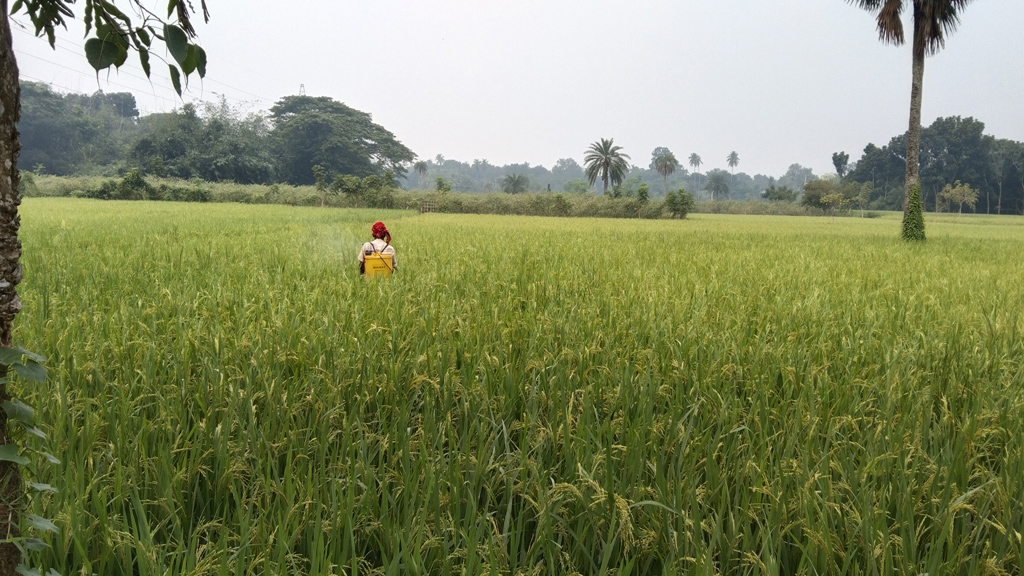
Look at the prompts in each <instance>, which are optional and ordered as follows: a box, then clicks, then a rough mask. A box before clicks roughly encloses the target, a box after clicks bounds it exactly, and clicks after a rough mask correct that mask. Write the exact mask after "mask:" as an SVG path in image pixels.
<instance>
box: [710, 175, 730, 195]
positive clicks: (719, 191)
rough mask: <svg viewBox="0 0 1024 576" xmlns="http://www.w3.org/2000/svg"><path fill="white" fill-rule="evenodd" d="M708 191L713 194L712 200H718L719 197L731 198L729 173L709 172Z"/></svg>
mask: <svg viewBox="0 0 1024 576" xmlns="http://www.w3.org/2000/svg"><path fill="white" fill-rule="evenodd" d="M707 190H709V191H710V192H711V198H712V199H713V200H718V199H719V197H721V196H725V197H728V196H729V173H728V172H726V171H725V170H717V169H716V170H712V171H710V172H708V186H707Z"/></svg>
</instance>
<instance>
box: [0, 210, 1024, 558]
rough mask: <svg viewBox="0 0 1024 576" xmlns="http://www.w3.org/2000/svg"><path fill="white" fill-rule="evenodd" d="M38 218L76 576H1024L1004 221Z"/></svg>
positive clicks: (185, 214) (1012, 302)
mask: <svg viewBox="0 0 1024 576" xmlns="http://www.w3.org/2000/svg"><path fill="white" fill-rule="evenodd" d="M504 196H505V197H506V198H511V197H509V196H507V195H504ZM766 205H767V203H766ZM23 214H24V226H23V234H24V241H25V243H26V246H31V247H32V250H28V251H26V260H25V269H26V280H25V283H24V289H23V300H24V303H25V309H24V312H23V314H22V316H20V320H19V328H18V330H19V332H18V335H17V338H18V340H19V341H20V342H24V343H25V344H26V345H27V346H29V347H31V348H32V349H34V350H39V351H42V352H45V353H46V354H47V355H48V356H49V357H50V366H51V370H52V377H51V380H50V382H51V383H50V386H49V387H47V388H45V389H40V390H39V391H38V392H37V393H35V394H34V396H33V397H32V398H30V399H29V400H30V402H32V403H34V404H35V405H36V406H37V407H38V409H39V410H40V411H41V412H42V414H43V420H44V421H46V422H50V423H52V429H50V430H48V431H49V432H50V433H51V437H52V439H53V445H54V446H59V447H60V448H61V452H60V454H58V455H59V456H60V457H62V459H63V461H64V465H63V467H62V468H60V470H61V477H59V478H57V477H54V478H50V480H51V481H52V482H53V483H57V484H59V486H60V488H61V491H60V492H59V493H58V494H55V495H53V496H51V497H50V499H49V500H48V502H47V503H46V505H45V506H44V507H43V508H42V512H43V513H44V515H46V516H48V517H51V518H54V519H55V521H56V522H57V523H58V525H59V526H61V528H62V530H61V533H60V536H59V537H58V538H56V539H55V541H54V550H53V554H52V556H51V558H50V559H49V561H48V562H49V563H51V564H52V565H53V566H54V567H55V568H56V569H58V570H59V571H60V572H61V573H63V574H78V573H87V574H88V573H96V574H111V575H117V574H134V573H137V574H149V573H153V572H161V573H171V574H176V573H186V572H187V573H190V574H196V575H202V574H285V573H290V574H294V573H302V574H311V575H321V574H341V573H347V574H353V573H355V571H356V568H357V567H358V572H359V573H361V574H371V573H375V574H385V573H417V572H419V573H432V574H444V573H452V574H459V573H463V572H465V573H468V574H487V573H492V571H493V573H498V574H509V575H512V574H522V573H533V572H540V573H545V574H556V575H558V574H572V573H583V574H598V573H600V572H602V567H605V568H607V569H608V571H609V573H619V574H637V575H647V574H682V573H695V574H696V573H719V574H736V573H745V572H751V573H761V572H764V573H772V572H773V571H774V572H777V573H780V574H797V573H819V574H837V575H842V574H849V575H854V574H857V575H859V574H864V573H878V574H883V575H884V574H909V573H913V574H920V573H924V572H927V573H930V574H950V573H953V574H964V575H975V574H978V575H980V574H992V573H999V572H1000V571H1002V572H1004V573H1019V572H1020V570H1021V558H1022V549H1021V543H1020V539H1019V534H1020V532H1021V528H1020V527H1021V526H1022V525H1024V507H1022V506H1021V505H1020V498H1021V494H1022V493H1024V440H1022V439H1024V403H1022V402H1024V401H1022V398H1024V395H1022V382H1024V372H1022V366H1024V344H1022V341H1021V339H1020V338H1019V334H1020V330H1021V327H1022V326H1024V308H1022V306H1024V304H1022V303H1024V283H1022V280H1021V279H1022V278H1024V260H1022V256H1021V255H1022V254H1024V245H1022V244H1024V234H1022V232H1021V228H1020V227H1019V226H1017V225H1015V224H1014V223H1013V221H1011V220H1009V219H1006V218H1003V219H997V218H995V217H991V218H988V219H982V218H979V217H973V216H970V215H966V216H964V218H963V221H965V222H969V223H970V225H964V224H955V223H954V222H956V219H955V217H953V216H936V217H934V219H933V223H932V224H931V225H932V226H933V227H934V229H935V234H934V235H933V236H934V237H933V239H932V240H931V241H930V242H928V243H927V244H922V245H919V246H915V247H913V248H909V247H907V246H905V245H904V244H902V243H900V242H898V241H896V240H895V239H893V237H892V233H891V230H892V228H893V223H894V221H893V220H892V219H888V220H868V219H861V218H856V219H853V218H851V219H845V220H842V221H839V222H837V223H836V224H835V225H830V224H828V223H827V221H823V220H820V219H786V220H780V219H773V218H756V217H755V218H751V217H742V218H740V217H721V216H700V217H694V216H691V217H690V218H689V219H688V220H686V221H679V220H675V221H670V220H664V221H657V222H644V223H643V224H642V225H640V224H639V223H637V222H636V221H613V220H602V221H580V220H573V221H567V220H564V219H539V218H530V219H520V218H500V217H477V216H451V215H436V214H432V215H423V216H411V215H405V214H398V213H389V212H383V213H382V212H380V211H340V210H322V209H317V208H281V207H273V206H239V205H206V206H198V205H184V204H176V205H172V204H159V203H131V204H129V203H112V202H108V203H98V202H94V201H88V200H73V199H27V200H26V201H25V203H24V210H23ZM377 219H381V220H384V221H385V222H386V223H387V224H388V227H389V228H390V229H391V230H392V232H393V233H394V234H395V238H394V243H395V245H396V247H397V249H398V251H399V254H400V257H401V258H403V266H402V272H401V275H398V276H396V277H394V278H392V279H391V280H390V281H388V282H369V281H366V279H364V278H360V277H359V276H358V274H357V272H356V270H355V266H354V261H355V252H356V251H357V250H358V247H359V245H360V242H362V241H363V240H365V239H366V238H367V237H368V232H369V226H370V224H371V223H372V222H373V221H374V220H377ZM944 219H945V220H944ZM110 222H117V223H118V225H117V226H109V225H108V224H109V223H110ZM783 223H784V225H781V224H783ZM453 238H458V239H459V241H458V242H453V241H452V239H453ZM645 242H646V243H645ZM631 247H634V248H635V249H630V248H631ZM652 249H653V250H654V252H651V250H652ZM129 270H130V271H131V273H130V274H128V273H126V271H129ZM44 480H45V479H44Z"/></svg>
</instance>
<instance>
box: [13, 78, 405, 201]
mask: <svg viewBox="0 0 1024 576" xmlns="http://www.w3.org/2000/svg"><path fill="white" fill-rule="evenodd" d="M21 86H22V91H23V105H22V119H21V122H20V124H19V129H20V130H21V138H22V141H23V150H22V161H21V163H22V167H23V168H26V169H35V170H37V171H38V168H37V166H38V167H39V168H41V169H42V171H44V172H47V173H51V174H58V175H64V176H69V175H82V174H98V173H105V174H107V175H113V174H117V173H123V172H126V171H128V170H130V169H132V168H138V169H140V170H142V171H143V172H144V173H145V174H151V175H154V176H162V177H170V178H181V179H192V178H201V179H203V180H206V181H211V182H214V181H231V182H237V183H239V184H256V183H261V184H273V183H276V182H288V183H292V184H312V183H313V175H312V167H313V166H314V165H316V164H319V165H321V166H323V167H324V168H325V169H326V170H328V172H330V173H332V174H339V175H351V176H358V177H366V176H371V175H376V176H384V175H385V174H386V173H387V172H389V171H390V172H393V173H395V174H398V175H402V174H404V172H405V165H406V164H407V163H409V162H410V161H411V160H412V159H413V158H414V155H413V153H412V151H410V150H409V149H408V148H406V147H405V146H403V145H402V144H401V143H400V142H398V141H397V140H396V139H395V138H394V136H393V135H392V134H391V133H390V132H388V131H387V130H385V129H384V128H382V127H381V126H379V125H377V124H374V123H373V122H372V121H371V120H370V115H369V114H367V113H365V112H360V111H358V110H355V109H353V108H350V107H348V106H346V105H344V104H342V103H340V102H335V101H334V100H331V99H330V98H311V97H306V96H288V97H285V98H282V99H281V100H280V101H278V103H277V104H276V105H275V106H274V108H272V109H271V112H270V115H269V116H268V115H263V114H259V113H250V114H243V113H242V112H241V111H239V110H237V109H234V108H231V107H230V106H228V105H227V104H226V103H225V102H224V101H223V100H222V101H221V102H219V103H216V104H207V105H204V106H201V107H196V106H194V105H192V104H185V105H183V106H182V107H181V108H180V109H177V110H175V111H173V112H169V113H166V114H151V115H149V116H144V117H142V118H139V116H138V111H137V109H136V107H135V100H134V98H133V97H132V96H131V94H127V93H117V94H103V93H102V92H97V93H96V94H94V95H92V96H84V95H79V94H66V95H61V94H57V93H55V92H53V91H52V90H50V88H49V87H48V86H46V85H45V84H37V83H33V82H22V83H21Z"/></svg>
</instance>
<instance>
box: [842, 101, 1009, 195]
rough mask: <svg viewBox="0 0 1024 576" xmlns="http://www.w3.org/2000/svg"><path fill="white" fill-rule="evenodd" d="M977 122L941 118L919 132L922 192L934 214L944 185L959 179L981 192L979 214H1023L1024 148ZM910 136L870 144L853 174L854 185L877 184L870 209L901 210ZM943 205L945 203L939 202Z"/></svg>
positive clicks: (957, 117)
mask: <svg viewBox="0 0 1024 576" xmlns="http://www.w3.org/2000/svg"><path fill="white" fill-rule="evenodd" d="M984 130H985V124H984V123H983V122H980V121H978V120H975V119H974V118H961V117H959V116H953V117H949V118H939V119H937V120H936V121H935V122H933V123H932V125H931V126H929V127H927V128H924V129H923V130H922V131H921V158H920V162H921V193H922V201H923V202H924V206H925V207H926V208H928V209H929V210H934V209H935V206H936V196H937V195H938V194H940V193H941V192H942V189H943V188H944V187H945V186H946V184H952V183H953V182H955V181H957V180H959V181H961V182H964V183H967V184H970V185H971V187H972V188H974V189H976V190H978V191H979V192H980V198H979V200H980V201H979V203H978V206H977V210H978V211H979V212H986V213H989V214H996V213H1003V214H1021V213H1022V212H1024V143H1022V142H1015V141H1012V140H1003V139H997V138H995V137H994V136H991V135H988V134H985V133H984ZM906 150H907V143H906V136H905V135H899V136H895V137H893V138H892V139H891V140H890V141H889V143H888V144H887V145H885V146H882V147H881V148H879V147H878V146H876V145H874V144H868V145H867V147H865V148H864V155H863V156H862V157H861V158H860V160H859V161H858V162H857V163H856V165H855V166H854V167H853V169H852V170H851V171H850V173H849V175H848V178H849V179H850V180H854V181H856V182H873V183H874V188H875V190H876V191H875V194H874V198H873V200H872V208H875V209H883V210H902V207H903V180H904V176H905V172H906V160H905V156H906ZM940 204H941V203H940Z"/></svg>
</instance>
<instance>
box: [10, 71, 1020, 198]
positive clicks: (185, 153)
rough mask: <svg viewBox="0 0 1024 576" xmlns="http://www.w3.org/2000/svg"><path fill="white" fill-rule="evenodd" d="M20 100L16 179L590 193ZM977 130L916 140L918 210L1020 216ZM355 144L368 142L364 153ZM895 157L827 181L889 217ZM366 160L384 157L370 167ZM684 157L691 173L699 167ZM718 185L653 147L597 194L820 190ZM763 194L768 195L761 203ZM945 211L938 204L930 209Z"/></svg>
mask: <svg viewBox="0 0 1024 576" xmlns="http://www.w3.org/2000/svg"><path fill="white" fill-rule="evenodd" d="M22 90H23V92H24V99H23V100H24V109H23V116H22V122H21V124H20V129H21V132H22V140H23V142H24V148H23V150H22V156H21V158H22V162H21V164H22V167H23V168H27V169H35V168H36V167H37V166H41V167H42V169H43V171H44V172H47V173H52V174H60V175H72V174H75V175H82V174H100V173H105V174H108V175H114V174H118V173H123V172H125V171H127V170H128V169H131V168H139V169H140V170H142V171H143V172H144V173H146V174H150V175H156V176H166V177H172V178H180V179H186V180H189V179H192V178H201V179H203V180H206V181H210V182H215V181H233V182H237V183H243V184H247V183H263V184H272V183H275V182H289V183H293V184H298V183H301V184H312V183H313V179H312V178H313V177H312V166H313V165H316V164H320V165H321V166H324V167H325V169H327V170H328V171H329V172H331V173H332V174H336V175H351V176H358V177H361V178H362V177H366V176H369V175H377V176H384V174H385V173H386V172H387V171H389V170H392V171H394V173H395V174H396V177H397V178H398V182H399V184H401V185H402V186H403V187H406V188H417V189H422V190H429V189H433V188H434V183H435V181H436V179H437V178H443V179H444V180H445V181H447V182H449V183H450V184H451V186H452V187H453V189H455V190H458V191H462V192H496V191H499V190H502V186H501V181H502V178H504V177H506V176H509V175H512V174H516V175H520V176H523V177H525V178H526V179H527V180H528V182H529V188H530V189H532V190H534V191H543V190H547V189H551V190H554V191H556V192H569V193H573V194H583V193H586V192H588V191H590V192H593V190H589V188H590V187H589V186H588V185H587V182H586V180H585V178H586V174H585V171H584V169H583V167H582V166H580V165H579V164H578V163H577V162H576V161H575V160H573V159H571V158H564V159H561V160H559V161H558V162H556V163H555V165H554V166H553V167H552V168H551V169H548V168H545V167H544V166H531V165H529V164H508V165H505V166H496V165H493V164H491V163H489V162H488V161H487V160H474V161H472V162H460V161H457V160H452V159H446V158H444V157H441V156H438V157H437V158H434V159H430V160H419V161H417V162H415V163H413V162H411V161H410V158H412V156H411V154H412V153H411V151H409V150H408V149H407V148H405V147H404V146H402V145H401V143H399V142H398V141H397V140H395V139H394V136H393V135H392V134H391V133H390V132H387V131H386V130H384V129H383V128H381V127H380V126H377V125H376V124H373V123H372V122H371V121H370V117H369V115H368V114H365V113H363V112H359V111H356V110H353V109H351V108H349V107H348V106H345V105H344V104H341V103H339V102H334V101H332V100H330V99H324V98H309V97H297V96H296V97H288V98H285V99H282V100H281V101H280V102H279V103H278V106H279V108H276V110H277V115H276V117H270V116H265V115H262V114H258V113H257V114H243V113H242V112H240V111H239V110H235V109H232V108H230V107H229V106H227V105H225V103H224V102H221V103H219V104H212V105H206V106H202V107H200V108H196V107H194V106H191V105H186V106H183V107H182V108H180V109H179V110H176V111H174V112H171V113H167V114H153V115H150V116H145V117H142V118H139V117H138V112H137V110H136V108H135V104H134V99H133V98H132V96H131V95H130V94H103V93H96V94H94V95H92V96H85V95H79V94H65V95H61V94H57V93H54V92H53V91H51V90H50V89H49V88H48V87H47V86H46V85H43V84H36V83H32V82H23V83H22ZM983 130H984V124H982V123H981V122H978V121H976V120H974V119H972V118H966V119H962V118H959V117H951V118H940V119H938V120H936V121H935V122H934V123H933V124H932V125H931V126H930V127H928V128H925V129H924V130H923V131H922V137H921V138H922V139H921V142H922V144H921V162H922V167H921V182H922V194H923V199H922V200H923V202H924V206H925V207H926V208H927V209H929V210H934V209H935V208H936V202H935V200H936V196H937V195H938V194H940V193H941V191H942V189H943V188H944V187H945V186H946V185H947V184H952V183H953V182H955V181H957V180H960V181H961V182H964V183H966V184H969V185H970V186H971V187H972V189H974V190H977V191H978V192H979V199H978V202H977V204H976V205H975V207H974V209H975V210H976V211H979V212H988V213H999V212H1001V213H1017V214H1019V213H1021V212H1022V211H1024V143H1020V142H1014V141H1011V140H1000V139H996V138H995V137H993V136H991V135H986V134H984V132H983ZM309 134H312V136H309ZM367 134H369V135H370V137H369V139H368V140H367V139H363V138H362V137H363V135H367ZM307 136H308V137H307ZM354 142H355V143H354ZM905 149H906V141H905V136H902V135H901V136H897V137H895V138H893V139H892V140H891V141H890V143H889V144H888V145H886V146H883V147H881V148H879V147H878V146H875V145H874V144H869V145H868V146H867V147H866V148H865V149H864V154H863V156H862V157H861V158H860V160H859V161H857V162H856V163H853V164H852V165H850V164H849V163H848V161H847V157H846V156H844V153H836V154H834V155H833V156H834V157H833V160H834V161H835V162H838V165H837V168H843V169H844V171H845V169H846V168H847V167H849V168H850V170H849V172H848V173H845V174H844V175H843V176H844V177H843V178H842V181H843V182H844V183H846V182H855V183H871V184H872V189H871V195H870V197H869V198H868V202H867V204H866V205H865V208H870V209H873V210H901V209H902V202H903V193H902V186H903V178H904V172H905V163H904V160H903V156H904V154H905ZM377 153H382V154H385V156H381V157H377V156H374V154H377ZM692 156H693V158H692V160H691V161H696V160H699V156H697V155H696V154H694V155H692ZM730 156H731V155H730ZM659 157H661V161H660V163H659V160H658V159H659ZM736 159H737V160H738V158H736ZM726 161H727V162H729V159H728V158H727V159H726ZM413 166H415V169H414V170H412V172H411V173H409V174H406V172H405V171H406V169H407V168H412V167H413ZM695 166H698V167H699V164H695ZM717 173H718V172H716V170H714V169H713V170H709V171H708V172H707V174H702V173H700V172H687V171H686V170H685V169H684V168H682V167H681V166H679V164H678V161H677V160H676V159H675V155H674V154H672V152H671V151H670V150H668V149H667V148H663V147H659V148H656V149H655V150H654V152H652V156H651V161H650V164H649V166H646V167H644V166H639V165H635V166H631V167H628V169H627V171H625V172H624V173H623V175H622V181H621V182H620V183H619V185H618V187H619V188H618V189H616V186H611V189H610V190H609V193H610V194H613V195H618V196H622V197H629V196H634V195H635V192H636V190H637V188H638V186H639V184H641V183H643V184H647V185H648V187H649V190H650V193H651V194H652V195H653V196H663V194H664V191H665V190H667V189H678V188H681V187H683V188H686V189H687V190H690V191H691V192H693V193H694V194H695V195H696V196H698V197H701V198H711V197H712V196H714V197H717V198H722V197H725V195H726V192H724V190H725V188H728V193H727V195H728V198H731V199H735V200H762V199H768V200H776V201H796V200H797V198H790V197H789V195H788V194H782V195H780V196H776V195H775V194H776V193H778V192H779V191H781V190H782V189H784V188H788V189H789V190H793V191H796V192H797V193H798V194H799V193H801V192H804V186H805V185H807V184H809V183H810V184H811V190H810V192H811V195H812V196H814V197H813V198H811V199H810V200H807V202H806V204H807V205H810V206H814V207H818V208H820V206H818V204H819V203H818V202H817V200H816V198H817V197H820V194H817V191H816V190H815V189H814V186H818V185H817V184H813V183H814V182H815V181H816V180H818V176H816V175H815V174H814V173H813V172H812V171H811V170H810V169H808V168H805V167H803V166H801V165H799V164H793V165H791V166H790V167H789V169H788V170H787V172H786V173H785V174H784V175H782V176H780V177H779V178H778V179H774V178H769V177H768V176H764V175H761V174H758V175H755V176H750V175H748V174H745V173H742V172H740V173H736V174H732V175H729V176H728V178H727V179H724V178H722V177H721V176H716V174H717ZM723 174H724V172H723ZM772 187H774V188H775V191H776V192H775V193H772V194H769V195H765V192H766V191H767V190H768V189H769V188H772ZM711 188H714V190H712V189H711ZM851 190H852V188H851ZM826 193H827V192H826ZM943 206H944V203H942V202H939V208H940V209H941V208H942V207H943Z"/></svg>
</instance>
